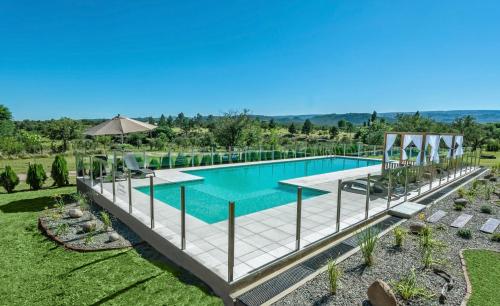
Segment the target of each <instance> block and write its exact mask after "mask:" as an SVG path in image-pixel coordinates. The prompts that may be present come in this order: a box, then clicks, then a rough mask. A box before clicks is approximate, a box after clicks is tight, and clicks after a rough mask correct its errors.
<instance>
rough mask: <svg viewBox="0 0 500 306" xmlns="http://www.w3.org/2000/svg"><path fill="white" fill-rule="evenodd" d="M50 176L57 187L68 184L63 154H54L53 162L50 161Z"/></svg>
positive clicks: (66, 166)
mask: <svg viewBox="0 0 500 306" xmlns="http://www.w3.org/2000/svg"><path fill="white" fill-rule="evenodd" d="M50 176H51V177H52V179H53V180H54V185H55V186H57V187H61V186H66V185H68V184H69V172H68V164H67V162H66V159H65V158H64V156H62V155H56V157H55V158H54V162H53V163H52V168H51V170H50Z"/></svg>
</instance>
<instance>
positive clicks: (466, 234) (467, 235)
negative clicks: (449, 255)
mask: <svg viewBox="0 0 500 306" xmlns="http://www.w3.org/2000/svg"><path fill="white" fill-rule="evenodd" d="M457 235H458V236H459V237H460V238H464V239H471V238H472V232H471V230H470V229H468V228H461V229H459V230H458V232H457Z"/></svg>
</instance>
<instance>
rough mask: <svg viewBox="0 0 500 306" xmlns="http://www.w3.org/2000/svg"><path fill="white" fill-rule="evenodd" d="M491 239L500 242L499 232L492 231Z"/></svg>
mask: <svg viewBox="0 0 500 306" xmlns="http://www.w3.org/2000/svg"><path fill="white" fill-rule="evenodd" d="M491 241H495V242H500V233H494V234H493V235H491Z"/></svg>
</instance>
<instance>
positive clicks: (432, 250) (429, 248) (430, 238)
mask: <svg viewBox="0 0 500 306" xmlns="http://www.w3.org/2000/svg"><path fill="white" fill-rule="evenodd" d="M419 245H420V251H421V253H422V265H423V266H424V268H430V267H431V266H432V265H433V264H434V263H437V262H439V261H438V260H437V259H436V258H435V257H436V256H435V255H436V252H437V251H438V249H439V248H441V247H443V246H444V245H443V244H442V243H441V242H440V241H438V240H436V239H434V234H433V231H432V228H431V227H430V226H426V227H424V228H423V229H422V231H421V232H420V238H419Z"/></svg>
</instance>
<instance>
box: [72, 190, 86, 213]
mask: <svg viewBox="0 0 500 306" xmlns="http://www.w3.org/2000/svg"><path fill="white" fill-rule="evenodd" d="M73 199H74V200H75V201H76V203H77V204H78V205H79V206H80V209H81V210H82V211H85V210H88V209H89V201H88V198H87V196H86V195H85V194H83V193H81V192H78V193H75V194H74V195H73Z"/></svg>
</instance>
